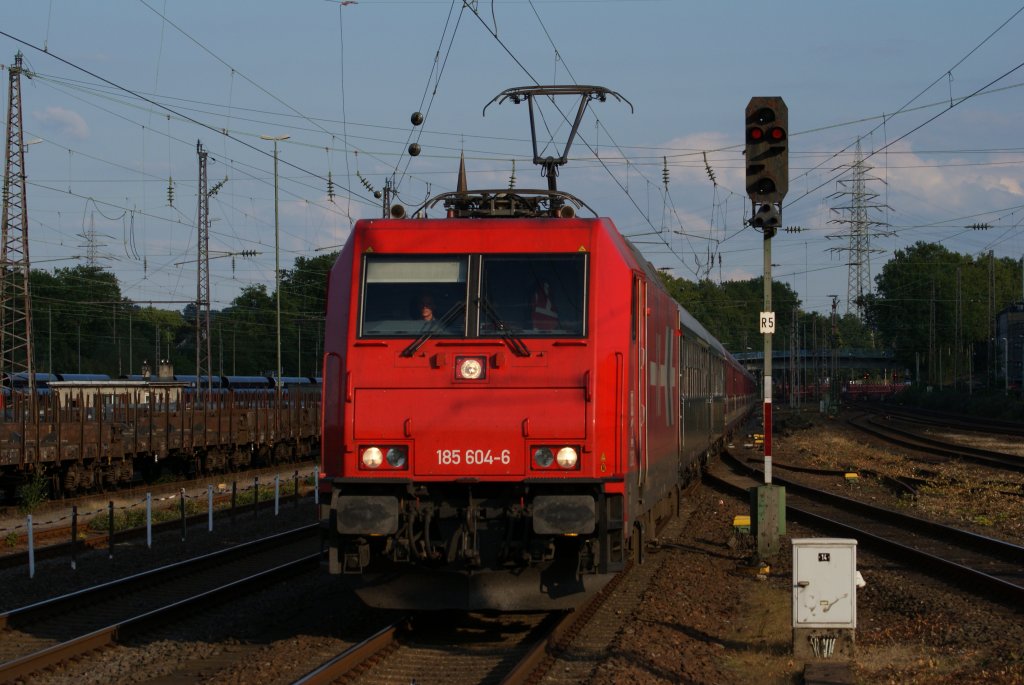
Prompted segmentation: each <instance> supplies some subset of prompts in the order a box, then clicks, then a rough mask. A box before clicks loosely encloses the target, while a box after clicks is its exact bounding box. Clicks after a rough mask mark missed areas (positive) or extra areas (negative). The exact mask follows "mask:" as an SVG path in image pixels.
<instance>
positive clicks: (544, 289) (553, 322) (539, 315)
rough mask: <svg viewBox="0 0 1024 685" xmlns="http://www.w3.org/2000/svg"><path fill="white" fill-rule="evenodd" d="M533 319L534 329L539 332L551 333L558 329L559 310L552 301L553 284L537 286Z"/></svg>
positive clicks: (544, 283) (545, 283)
mask: <svg viewBox="0 0 1024 685" xmlns="http://www.w3.org/2000/svg"><path fill="white" fill-rule="evenodd" d="M531 307H532V310H531V311H532V318H533V327H534V328H535V329H536V330H538V331H550V330H553V329H555V328H558V310H557V309H556V308H555V303H554V301H553V300H552V299H551V284H550V283H548V282H547V281H545V282H543V283H538V284H537V289H536V291H534V293H533V301H532V303H531Z"/></svg>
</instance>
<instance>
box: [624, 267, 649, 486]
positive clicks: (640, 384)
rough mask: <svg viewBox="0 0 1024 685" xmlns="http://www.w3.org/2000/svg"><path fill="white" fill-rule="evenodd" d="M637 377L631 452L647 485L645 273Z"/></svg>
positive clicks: (636, 316)
mask: <svg viewBox="0 0 1024 685" xmlns="http://www.w3.org/2000/svg"><path fill="white" fill-rule="evenodd" d="M632 295H633V305H632V309H633V312H632V329H633V331H632V333H633V345H634V350H635V352H634V354H633V361H632V364H631V365H632V366H633V374H632V376H633V378H634V379H635V382H634V385H633V387H632V388H630V393H629V394H630V397H631V401H630V415H631V416H630V419H631V420H630V426H631V435H630V442H631V443H632V444H633V445H634V446H635V449H633V450H631V452H633V454H634V455H635V457H634V458H635V468H636V472H637V485H640V486H643V484H644V483H645V482H646V480H647V469H648V461H647V459H648V455H647V380H648V379H647V373H648V371H647V337H648V336H647V320H648V316H647V281H645V280H644V278H643V276H642V274H640V273H634V274H633V293H632Z"/></svg>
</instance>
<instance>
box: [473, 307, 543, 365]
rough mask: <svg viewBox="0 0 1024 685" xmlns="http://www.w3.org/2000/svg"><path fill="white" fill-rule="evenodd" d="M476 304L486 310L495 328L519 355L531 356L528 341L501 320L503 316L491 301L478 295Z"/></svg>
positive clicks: (485, 312)
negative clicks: (525, 341) (495, 309)
mask: <svg viewBox="0 0 1024 685" xmlns="http://www.w3.org/2000/svg"><path fill="white" fill-rule="evenodd" d="M476 305H477V307H479V308H480V310H482V311H483V312H484V314H486V315H487V318H488V319H490V320H491V323H492V324H494V329H495V330H496V331H498V332H499V333H500V334H501V337H502V338H503V339H504V340H505V343H506V344H507V345H508V346H509V348H510V349H511V350H512V352H513V353H515V355H516V356H517V357H529V356H530V349H529V348H528V347H527V346H526V343H524V342H523V339H522V338H520V337H519V336H518V335H516V334H515V332H513V331H512V329H511V328H509V326H508V324H506V323H505V322H504V321H502V320H501V317H500V316H498V312H496V311H494V307H493V306H491V303H490V302H488V301H487V300H485V299H484V298H482V297H478V298H477V299H476Z"/></svg>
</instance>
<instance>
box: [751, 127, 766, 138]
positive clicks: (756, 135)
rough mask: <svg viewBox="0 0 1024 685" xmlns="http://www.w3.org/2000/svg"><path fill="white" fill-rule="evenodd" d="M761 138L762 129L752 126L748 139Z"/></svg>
mask: <svg viewBox="0 0 1024 685" xmlns="http://www.w3.org/2000/svg"><path fill="white" fill-rule="evenodd" d="M762 138H764V131H762V130H761V129H759V128H752V129H750V139H751V140H761V139H762Z"/></svg>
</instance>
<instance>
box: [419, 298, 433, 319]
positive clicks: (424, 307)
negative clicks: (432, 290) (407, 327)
mask: <svg viewBox="0 0 1024 685" xmlns="http://www.w3.org/2000/svg"><path fill="white" fill-rule="evenodd" d="M419 317H420V319H422V320H423V321H426V322H431V321H433V320H434V299H433V298H432V297H430V295H423V296H422V297H420V303H419Z"/></svg>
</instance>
